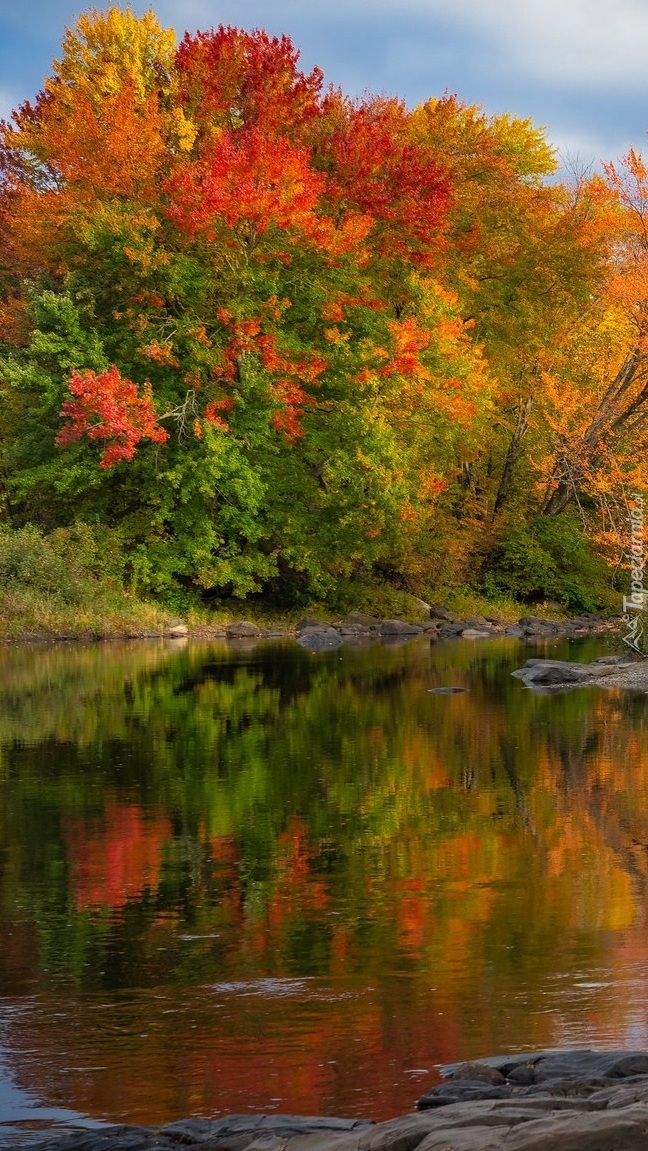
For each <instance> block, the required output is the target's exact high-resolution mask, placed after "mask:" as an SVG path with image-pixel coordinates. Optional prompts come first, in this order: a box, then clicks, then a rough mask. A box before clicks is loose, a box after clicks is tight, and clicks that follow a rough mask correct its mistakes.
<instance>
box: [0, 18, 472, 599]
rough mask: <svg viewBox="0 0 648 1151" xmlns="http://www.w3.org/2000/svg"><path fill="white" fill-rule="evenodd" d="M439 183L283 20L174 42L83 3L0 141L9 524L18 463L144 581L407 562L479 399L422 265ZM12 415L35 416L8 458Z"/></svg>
mask: <svg viewBox="0 0 648 1151" xmlns="http://www.w3.org/2000/svg"><path fill="white" fill-rule="evenodd" d="M450 195H451V187H450V180H449V176H448V173H447V172H446V170H445V166H444V160H443V157H442V156H440V155H439V149H435V148H434V147H432V146H430V144H429V142H428V141H426V140H423V139H422V138H418V137H417V134H416V132H415V131H414V130H413V125H412V122H411V115H410V113H408V112H407V110H406V109H405V107H404V106H403V105H402V104H401V103H400V102H399V101H396V100H387V99H384V98H373V97H368V98H366V99H364V100H361V101H351V100H349V99H347V98H346V97H344V96H343V95H342V94H341V93H338V92H333V91H327V92H324V91H323V85H322V75H321V73H320V72H319V71H318V70H314V71H313V72H311V73H309V74H305V73H303V72H301V71H300V70H299V68H298V60H297V53H296V52H295V50H294V49H293V47H292V45H291V44H290V42H289V41H288V40H287V38H285V37H283V38H271V37H268V36H267V35H266V34H265V33H263V32H254V33H247V32H242V31H240V30H238V29H233V28H222V27H221V28H219V29H217V30H213V31H211V32H205V33H197V34H195V35H193V36H192V35H189V34H187V35H186V36H185V37H184V39H183V40H182V42H181V44H180V46H179V47H178V49H177V50H176V49H175V47H174V45H173V40H172V37H171V36H170V34H169V33H167V32H164V31H163V30H162V29H160V27H159V25H157V23H156V21H155V19H154V17H153V16H152V14H150V13H149V14H148V15H147V16H146V17H143V18H139V17H136V16H135V15H134V14H133V13H132V11H131V10H130V9H128V10H126V11H125V12H122V11H120V10H118V9H109V10H108V11H107V12H105V13H101V14H98V13H94V14H90V15H86V16H83V17H82V18H81V19H80V20H79V21H78V22H77V24H76V25H75V27H74V29H73V30H71V31H69V32H68V33H66V37H65V39H64V42H63V51H62V57H61V60H60V62H58V63H56V64H55V70H54V75H53V77H52V78H51V79H49V80H48V81H47V82H46V85H45V89H44V91H43V93H41V94H40V96H39V97H38V98H37V100H36V101H35V103H34V104H33V105H25V106H24V107H23V108H21V109H20V110H19V112H18V113H17V114H16V115H15V117H14V120H13V123H12V124H11V125H6V126H5V128H4V131H3V183H2V193H1V198H2V211H3V219H4V222H5V225H6V237H7V238H6V244H7V248H8V251H9V253H10V261H9V262H10V265H11V268H12V275H13V280H12V283H11V285H8V286H7V291H6V293H5V311H4V313H3V316H0V319H4V334H5V339H6V341H7V353H6V356H5V361H4V362H5V367H4V377H5V380H6V381H7V384H8V385H10V386H11V389H12V393H11V394H12V408H13V410H15V412H16V419H14V420H13V422H12V423H11V429H12V432H11V435H8V436H7V437H5V445H4V448H3V451H4V456H5V461H6V465H7V468H8V475H7V480H6V483H7V488H8V490H9V491H10V498H11V501H12V507H13V509H14V515H16V516H18V517H20V515H21V514H22V515H23V516H25V515H29V514H31V512H30V509H33V507H34V505H35V502H36V501H35V498H34V489H33V488H32V487H31V486H30V485H31V484H33V483H34V482H35V481H36V476H37V475H38V479H39V501H40V502H39V507H40V515H41V517H43V516H44V517H45V519H47V517H48V516H50V517H52V518H53V519H54V521H55V522H58V519H59V518H60V516H61V512H62V508H61V502H62V498H63V497H62V496H61V495H59V496H58V497H57V499H56V500H55V501H53V502H52V504H51V506H50V510H49V511H48V509H47V503H48V501H47V496H46V495H44V489H43V482H42V481H43V478H44V477H47V479H48V488H49V490H50V491H51V492H54V491H57V492H59V493H61V492H63V491H64V490H65V491H67V493H68V498H69V506H68V508H67V512H66V513H65V514H66V515H67V516H68V517H74V516H75V515H77V514H78V512H79V508H80V507H82V506H84V503H85V502H86V501H89V502H90V503H91V504H92V505H93V506H94V507H95V509H96V510H99V511H100V514H101V515H102V516H105V517H106V518H107V519H108V520H109V522H112V523H113V524H114V525H115V526H116V527H118V528H119V530H120V531H121V532H122V533H123V536H124V539H125V540H127V541H129V547H130V548H131V549H132V553H133V554H134V555H139V557H140V558H139V560H138V563H139V567H140V570H141V571H142V572H143V573H145V574H144V576H143V578H144V579H145V580H146V581H148V583H149V585H150V586H153V587H157V588H158V589H160V590H164V589H166V590H167V591H168V590H169V589H170V588H172V586H174V585H175V584H177V582H178V581H180V583H181V584H184V585H191V584H193V585H194V586H195V585H198V586H200V587H202V588H204V589H206V590H213V589H223V590H226V591H235V592H236V593H238V594H245V593H247V592H249V591H251V590H254V589H257V588H259V587H261V586H264V585H265V586H272V585H273V582H274V584H275V585H276V584H277V582H278V581H279V582H280V583H281V584H282V585H285V586H289V587H293V588H296V587H301V588H302V589H310V591H311V593H312V592H313V591H316V592H317V593H320V594H327V593H328V592H330V590H331V588H332V587H333V586H334V583H335V581H337V580H339V578H340V576H343V577H345V578H348V577H350V576H352V575H353V574H354V573H355V574H358V573H360V572H363V571H364V572H368V573H369V572H371V569H372V565H374V564H375V563H378V562H380V563H383V564H384V563H387V564H388V565H391V567H392V568H394V569H395V570H397V571H398V570H400V571H401V574H402V572H403V568H404V566H406V563H409V564H410V567H411V568H412V570H414V569H416V568H417V565H418V567H420V559H418V560H414V561H412V560H408V559H407V557H408V556H419V557H420V556H421V555H422V551H423V548H424V546H425V540H426V532H428V531H429V525H430V515H431V514H432V512H433V509H434V507H435V505H436V503H437V501H438V496H439V493H440V492H441V491H442V490H443V489H444V487H445V485H446V483H447V476H448V474H453V472H454V470H455V468H456V466H457V463H456V461H457V452H458V447H459V444H460V443H461V444H462V445H465V443H466V442H470V440H471V437H473V436H474V435H475V434H476V429H477V426H478V420H479V415H480V413H481V412H482V411H483V409H484V403H485V399H484V397H485V395H486V390H487V388H486V372H485V368H484V363H483V359H482V356H481V353H480V351H479V349H478V348H477V347H476V346H475V344H474V342H473V341H472V340H471V338H470V335H469V332H468V329H467V328H466V325H465V324H464V322H463V320H462V318H461V316H460V315H459V313H458V307H457V298H456V295H455V293H454V292H453V290H452V289H451V287H450V285H449V284H447V283H445V284H444V283H441V282H440V280H439V275H438V272H439V269H440V266H441V261H440V256H441V254H442V253H443V252H444V250H445V245H446V239H445V236H444V227H445V219H446V214H447V208H448V205H449V202H450ZM28 280H29V282H30V284H31V287H30V288H29V291H27V288H26V286H27V282H28ZM43 292H45V294H43ZM47 293H49V295H47ZM52 295H53V296H54V297H58V298H60V301H61V305H60V306H58V305H57V304H55V303H54V301H53V299H52ZM57 316H59V318H60V319H61V321H62V319H63V317H64V316H65V323H66V324H68V326H69V324H72V326H73V327H74V326H75V325H76V327H78V328H79V331H80V332H81V333H84V334H85V336H84V339H85V343H86V344H87V343H88V341H89V342H90V343H92V345H93V347H94V349H95V351H94V353H93V358H92V362H89V361H88V362H84V359H83V352H82V347H83V345H84V339H79V340H77V342H76V344H75V347H76V348H77V353H75V355H74V356H73V357H72V358H70V356H66V355H65V354H64V346H63V345H64V344H65V339H66V337H65V331H64V328H60V329H59V330H58V331H57V326H56V325H57V322H58V321H57ZM39 317H40V318H41V319H42V320H43V321H44V324H45V326H44V327H38V324H39ZM21 325H22V334H21V336H20V339H19V340H17V337H16V332H17V331H18V329H20V328H21ZM57 339H58V340H59V343H58V344H57ZM39 388H40V389H41V392H40V393H39V392H38V389H39ZM34 389H36V394H37V395H38V399H37V400H36V403H35V404H34V398H35V396H34ZM43 389H44V390H43ZM55 405H57V408H58V410H59V411H60V412H61V414H62V417H63V420H64V424H63V427H62V429H61V427H60V425H59V428H58V430H56V431H55V433H54V435H52V430H51V418H52V411H53V410H54V407H55ZM21 407H22V411H23V412H24V413H29V412H30V411H31V412H36V410H38V409H39V408H40V409H43V410H44V408H46V409H47V418H46V419H45V420H43V419H42V418H41V419H40V420H37V419H36V418H33V419H32V416H31V415H27V423H28V424H29V425H30V427H31V428H32V434H33V441H32V446H31V448H29V449H28V450H26V449H25V448H24V437H23V438H22V439H21V437H20V435H19V436H18V439H19V440H20V441H21V443H22V444H23V446H22V447H20V446H18V447H17V445H16V441H15V440H14V439H13V438H12V436H13V435H14V434H15V433H16V429H17V427H18V423H19V419H20V417H19V412H20V410H21ZM96 441H102V442H103V445H104V447H103V449H102V454H101V455H100V457H98V456H97V450H96V446H95V445H96ZM34 442H37V443H38V449H37V456H38V458H39V465H38V469H37V470H36V472H35V471H34V469H33V467H31V466H28V467H26V468H25V464H26V463H27V459H26V457H31V459H33V455H34ZM56 444H58V445H59V447H58V449H57V448H56V446H55V445H56ZM147 445H148V446H147ZM62 449H64V450H62ZM20 458H22V460H23V467H22V469H21V468H20V466H19V459H20ZM93 461H95V462H101V464H102V467H103V471H104V473H105V475H104V477H103V478H97V475H96V473H93V472H92V466H93ZM17 467H18V471H19V473H20V479H19V480H17V479H16V468H17ZM30 477H31V478H30ZM30 493H31V494H30ZM296 493H299V499H297V500H296V499H295V494H296ZM21 508H22V513H21Z"/></svg>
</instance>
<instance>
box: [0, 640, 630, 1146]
mask: <svg viewBox="0 0 648 1151" xmlns="http://www.w3.org/2000/svg"><path fill="white" fill-rule="evenodd" d="M544 650H547V649H543V648H535V649H534V652H533V654H538V652H539V651H544ZM576 650H577V649H576V648H575V647H574V646H573V645H572V647H568V646H567V645H566V644H565V643H563V644H562V645H558V646H556V647H553V648H552V649H551V651H552V654H556V655H562V656H564V655H566V654H574V653H575V651H576ZM602 650H603V648H602V646H601V645H600V644H596V643H594V642H592V641H588V642H587V643H584V644H582V645H581V646H580V647H579V648H578V658H583V659H587V658H593V657H595V656H596V655H598V654H600V653H601V652H602ZM529 654H531V652H530V651H529V650H526V649H524V648H523V646H522V645H521V644H519V643H518V642H517V641H513V640H502V641H499V640H494V641H487V642H483V643H481V644H479V643H472V644H471V643H469V642H466V641H463V642H457V643H449V644H446V645H436V646H430V645H429V643H428V642H427V641H424V640H417V641H415V642H414V643H410V644H408V645H406V646H382V647H378V646H375V647H370V648H366V649H347V648H343V649H341V650H340V651H336V652H329V653H322V654H317V655H309V654H308V653H306V652H303V651H301V650H300V649H299V648H298V647H296V646H294V645H290V644H274V645H273V644H264V645H261V646H257V647H256V648H244V647H241V648H238V649H232V648H227V647H226V646H225V645H220V646H219V645H209V646H204V645H196V644H191V645H188V646H185V647H181V646H178V645H177V644H175V645H174V644H173V643H163V642H152V643H150V644H148V643H138V644H133V645H124V646H108V645H106V646H97V647H92V648H77V647H64V646H61V647H53V648H44V649H11V648H2V649H0V1145H1V1146H5V1147H8V1146H16V1145H17V1144H18V1143H20V1142H25V1143H27V1142H28V1141H29V1140H30V1139H31V1138H33V1137H34V1133H35V1132H39V1133H40V1132H42V1130H43V1128H44V1127H45V1128H47V1127H50V1126H52V1125H53V1124H66V1123H73V1122H75V1121H78V1122H83V1123H88V1122H89V1121H90V1120H91V1121H93V1122H105V1121H112V1122H115V1121H126V1122H128V1121H131V1122H145V1123H158V1122H168V1121H170V1120H172V1119H176V1118H179V1117H181V1116H184V1115H187V1114H190V1113H193V1114H203V1115H208V1116H216V1115H219V1114H223V1113H227V1112H232V1111H250V1110H263V1111H295V1112H301V1113H306V1114H314V1113H324V1114H334V1115H346V1116H358V1115H362V1116H371V1117H373V1118H375V1119H381V1118H387V1117H389V1116H391V1115H395V1114H398V1113H401V1112H403V1111H407V1110H411V1109H412V1106H413V1104H414V1102H415V1100H416V1098H417V1097H418V1096H419V1095H420V1094H421V1093H422V1091H423V1090H424V1088H425V1087H427V1086H428V1085H430V1084H431V1083H433V1082H435V1081H436V1080H437V1078H438V1073H437V1070H436V1067H437V1065H438V1064H439V1063H443V1062H446V1061H450V1060H454V1059H460V1058H470V1057H478V1056H480V1055H486V1054H493V1053H497V1052H504V1051H513V1050H520V1049H524V1048H537V1047H543V1046H549V1045H552V1046H553V1045H558V1044H564V1045H571V1046H574V1045H588V1044H593V1045H602V1046H606V1045H615V1046H616V1045H618V1046H625V1045H628V1046H646V1047H648V931H647V924H646V917H647V909H648V902H647V896H648V890H647V889H648V719H647V715H648V712H647V707H646V696H645V695H640V694H635V693H624V694H621V693H617V692H609V691H608V692H606V691H603V690H594V689H592V690H587V689H579V690H578V691H576V692H572V693H569V694H564V695H555V696H536V695H533V694H532V693H531V692H529V691H528V690H526V689H525V688H524V687H523V686H522V684H521V683H520V682H519V681H518V680H515V679H512V678H511V675H510V672H511V670H512V669H513V668H515V667H518V666H520V664H521V663H522V662H523V661H524V659H525V658H526V657H527V656H528V655H529ZM441 685H464V686H467V687H469V688H470V691H469V692H468V693H467V694H464V695H456V696H443V695H434V694H430V692H429V689H430V688H431V687H434V686H441Z"/></svg>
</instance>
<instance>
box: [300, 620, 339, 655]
mask: <svg viewBox="0 0 648 1151" xmlns="http://www.w3.org/2000/svg"><path fill="white" fill-rule="evenodd" d="M297 643H298V644H299V646H300V647H303V648H306V650H307V651H328V650H330V649H332V648H336V647H340V644H341V643H342V636H341V635H340V633H339V631H337V629H336V628H334V627H329V626H328V625H326V624H320V626H319V627H306V628H304V629H303V631H301V632H300V634H299V637H298V639H297Z"/></svg>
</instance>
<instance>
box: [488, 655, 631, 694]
mask: <svg viewBox="0 0 648 1151" xmlns="http://www.w3.org/2000/svg"><path fill="white" fill-rule="evenodd" d="M624 666H628V665H625V664H618V663H608V662H607V661H604V660H596V661H595V662H594V663H570V662H569V661H568V660H559V659H528V660H527V661H526V664H525V665H524V667H521V668H517V669H516V670H515V671H514V672H512V673H511V674H512V675H514V676H515V678H516V679H521V680H522V681H523V683H525V684H526V686H527V687H530V688H531V689H545V688H556V687H563V688H564V687H567V688H571V687H578V686H581V685H587V684H592V683H597V682H600V681H602V680H603V679H604V678H605V677H607V676H611V675H613V674H615V673H618V672H619V670H620V669H622V668H623V667H624Z"/></svg>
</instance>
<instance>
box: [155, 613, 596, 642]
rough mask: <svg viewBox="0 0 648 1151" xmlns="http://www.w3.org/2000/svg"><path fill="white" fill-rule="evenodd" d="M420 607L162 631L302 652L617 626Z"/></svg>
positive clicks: (587, 619)
mask: <svg viewBox="0 0 648 1151" xmlns="http://www.w3.org/2000/svg"><path fill="white" fill-rule="evenodd" d="M422 607H424V608H425V610H427V611H428V612H429V618H427V619H425V620H423V621H419V622H416V623H412V622H409V621H407V620H402V619H380V618H379V617H377V616H373V615H368V614H366V613H364V612H349V613H348V614H347V615H346V616H345V617H344V618H343V619H341V620H335V621H331V620H322V619H316V618H314V617H310V616H307V617H305V618H304V619H302V620H299V622H298V623H296V624H295V625H294V626H293V627H281V626H270V627H264V626H263V625H261V624H258V623H253V622H251V621H249V620H240V621H238V622H235V623H230V624H227V625H223V626H222V627H218V626H213V625H212V626H207V625H205V626H204V627H201V626H197V627H189V626H188V625H187V624H185V623H184V622H182V621H180V620H178V621H175V622H174V623H172V624H170V625H169V626H168V627H167V628H166V629H165V632H164V635H165V636H167V637H170V638H176V639H179V638H182V637H191V638H200V639H226V640H229V641H236V640H261V639H295V640H296V641H297V643H299V645H300V646H301V647H303V648H306V649H307V650H311V651H324V650H326V649H327V648H335V647H339V646H341V645H342V644H343V643H345V642H349V641H365V642H367V641H372V640H379V641H382V642H385V641H387V642H390V641H396V640H400V641H402V640H407V639H414V638H416V637H417V636H426V637H427V638H429V639H431V640H436V639H471V640H477V639H490V638H495V637H496V636H510V637H512V638H516V639H528V640H543V639H554V638H560V637H565V636H586V635H593V634H603V633H612V632H614V631H615V630H616V628H617V627H618V624H617V622H616V621H614V620H610V619H608V618H606V617H603V616H599V615H594V614H585V615H581V616H575V617H574V618H572V619H567V620H555V619H543V618H541V617H539V616H522V617H521V618H520V619H519V620H517V621H516V622H515V623H507V622H503V621H502V620H498V619H496V618H494V617H492V616H490V617H489V616H468V617H465V618H460V617H459V616H457V615H455V613H454V612H451V611H450V610H448V609H447V608H444V607H440V606H438V607H437V606H434V605H433V606H430V605H427V604H426V605H422Z"/></svg>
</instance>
